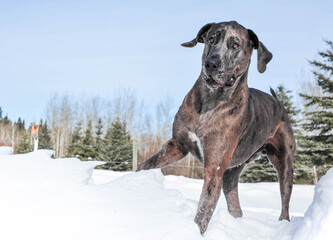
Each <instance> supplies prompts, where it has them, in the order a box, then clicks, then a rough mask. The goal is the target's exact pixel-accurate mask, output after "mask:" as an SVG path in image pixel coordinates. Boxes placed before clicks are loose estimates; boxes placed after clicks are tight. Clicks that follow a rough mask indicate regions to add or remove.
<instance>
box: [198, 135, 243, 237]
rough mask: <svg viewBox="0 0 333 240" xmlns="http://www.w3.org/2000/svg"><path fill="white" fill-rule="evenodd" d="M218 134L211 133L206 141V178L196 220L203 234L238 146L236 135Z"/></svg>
mask: <svg viewBox="0 0 333 240" xmlns="http://www.w3.org/2000/svg"><path fill="white" fill-rule="evenodd" d="M217 135H218V134H210V137H208V138H207V139H208V140H207V141H205V142H204V160H205V178H204V185H203V188H202V192H201V196H200V200H199V204H198V210H197V215H196V216H195V220H194V221H195V222H196V223H197V224H198V226H199V229H200V232H201V234H203V233H204V232H205V231H206V230H207V227H208V223H209V221H210V219H211V217H212V215H213V212H214V210H215V207H216V205H217V202H218V199H219V197H220V194H221V189H222V184H223V181H222V179H223V174H224V172H225V171H226V169H227V168H228V166H229V164H230V161H231V158H232V155H233V153H234V150H235V148H236V146H237V139H236V136H230V135H231V134H229V136H225V135H220V136H217ZM232 135H233V134H232Z"/></svg>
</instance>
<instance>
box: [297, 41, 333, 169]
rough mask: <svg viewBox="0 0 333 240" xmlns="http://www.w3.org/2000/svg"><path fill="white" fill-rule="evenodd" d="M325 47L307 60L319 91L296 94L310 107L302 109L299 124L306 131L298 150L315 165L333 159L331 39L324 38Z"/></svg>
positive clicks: (327, 164)
mask: <svg viewBox="0 0 333 240" xmlns="http://www.w3.org/2000/svg"><path fill="white" fill-rule="evenodd" d="M325 42H326V44H327V45H328V47H329V49H327V50H325V51H321V52H319V56H320V57H321V60H318V61H316V60H314V61H310V65H312V66H313V67H314V68H315V70H314V71H313V74H314V77H315V79H316V83H317V85H318V86H319V87H320V89H321V91H322V94H321V95H320V96H318V95H308V94H300V96H301V97H302V98H303V99H305V101H306V102H307V104H306V107H313V108H314V109H313V110H310V111H308V112H305V116H306V120H305V122H304V123H303V124H302V127H303V128H304V129H305V130H306V131H307V134H306V135H305V136H304V139H303V141H302V145H301V153H302V155H303V157H304V158H307V159H308V160H309V161H311V162H312V163H313V164H314V165H316V166H325V165H326V166H328V167H330V166H332V162H333V132H332V129H333V42H332V41H325Z"/></svg>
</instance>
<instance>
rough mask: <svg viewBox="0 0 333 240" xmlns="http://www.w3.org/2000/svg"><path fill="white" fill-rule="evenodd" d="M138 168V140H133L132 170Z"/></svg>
mask: <svg viewBox="0 0 333 240" xmlns="http://www.w3.org/2000/svg"><path fill="white" fill-rule="evenodd" d="M137 169H138V142H137V141H136V140H133V162H132V170H133V171H136V170H137Z"/></svg>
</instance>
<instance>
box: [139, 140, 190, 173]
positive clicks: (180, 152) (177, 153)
mask: <svg viewBox="0 0 333 240" xmlns="http://www.w3.org/2000/svg"><path fill="white" fill-rule="evenodd" d="M187 153H188V150H186V149H185V148H184V147H182V146H181V145H180V144H179V143H178V142H177V141H176V140H175V139H173V138H171V139H170V140H169V141H168V142H167V143H165V144H164V145H163V146H162V148H161V149H160V150H159V151H158V152H157V153H156V154H154V155H153V156H151V157H150V158H148V159H147V160H146V161H144V162H143V163H141V164H140V166H139V168H138V170H137V171H141V170H148V169H152V168H160V167H164V166H167V165H170V164H172V163H174V162H176V161H178V160H180V159H182V158H183V157H185V156H186V154H187Z"/></svg>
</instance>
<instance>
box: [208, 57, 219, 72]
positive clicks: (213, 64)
mask: <svg viewBox="0 0 333 240" xmlns="http://www.w3.org/2000/svg"><path fill="white" fill-rule="evenodd" d="M219 66H220V61H219V60H218V59H216V58H208V59H207V60H206V61H205V68H206V70H207V71H215V70H217V68H218V67H219Z"/></svg>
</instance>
